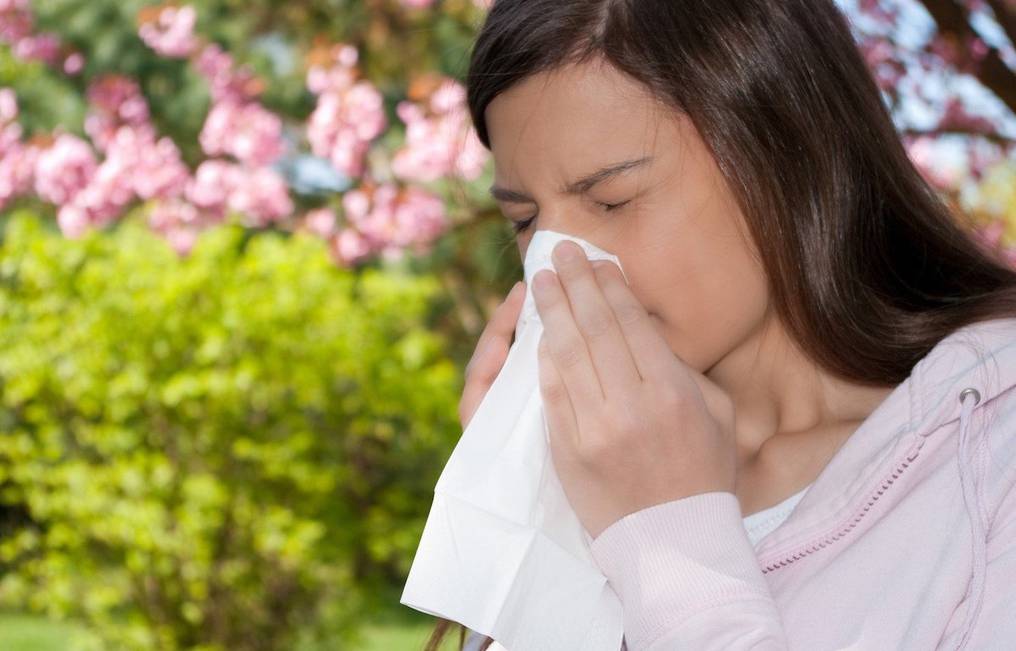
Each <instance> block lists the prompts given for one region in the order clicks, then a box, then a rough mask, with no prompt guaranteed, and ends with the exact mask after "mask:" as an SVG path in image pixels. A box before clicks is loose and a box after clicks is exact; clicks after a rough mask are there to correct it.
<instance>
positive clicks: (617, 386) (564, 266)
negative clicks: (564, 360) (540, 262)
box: [554, 241, 642, 402]
mask: <svg viewBox="0 0 1016 651" xmlns="http://www.w3.org/2000/svg"><path fill="white" fill-rule="evenodd" d="M567 249H571V251H572V252H574V253H576V254H577V255H575V256H572V257H564V256H560V255H559V253H561V252H563V251H565V250H567ZM554 266H555V267H556V268H557V270H558V277H559V278H560V279H561V284H562V285H563V287H564V291H565V295H567V297H568V303H569V306H570V308H571V312H572V315H573V317H574V319H575V323H576V325H577V326H578V330H579V332H580V333H581V334H582V337H583V339H585V342H586V347H587V348H588V349H589V356H590V358H591V359H592V364H593V368H595V369H596V374H597V376H598V377H599V378H600V386H601V387H602V389H603V394H604V397H605V398H606V399H607V401H608V402H609V401H613V400H621V401H626V400H627V399H628V398H627V396H628V395H629V394H630V392H631V391H633V390H634V389H635V388H636V387H638V386H639V384H640V383H641V381H642V378H641V377H640V376H639V374H638V369H637V368H636V366H635V360H634V359H632V354H631V351H630V350H628V341H627V339H626V338H625V336H624V333H622V332H621V327H620V326H619V325H618V323H617V319H615V318H614V310H613V308H612V307H611V304H610V302H609V301H607V298H606V296H604V294H603V290H602V288H601V287H600V284H599V282H598V281H597V279H596V274H595V273H593V267H592V263H591V261H590V260H589V259H588V258H587V257H586V255H585V252H584V251H583V250H582V249H581V247H579V246H578V245H577V244H575V243H574V242H567V241H566V242H562V243H561V244H559V245H558V246H557V247H555V248H554Z"/></svg>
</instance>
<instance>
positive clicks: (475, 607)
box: [399, 230, 627, 651]
mask: <svg viewBox="0 0 1016 651" xmlns="http://www.w3.org/2000/svg"><path fill="white" fill-rule="evenodd" d="M563 239H569V240H572V241H573V242H576V243H578V244H579V245H580V246H581V247H582V248H583V249H584V250H585V252H586V256H587V257H588V258H589V259H590V260H610V261H611V262H613V263H614V264H616V265H618V267H619V268H620V267H621V264H620V262H619V260H618V258H617V257H616V256H614V255H612V254H610V253H607V252H606V251H603V250H602V249H599V248H597V247H596V246H594V245H593V244H590V243H589V242H587V241H585V240H583V239H581V238H577V237H573V236H570V235H566V234H564V233H559V232H556V231H550V230H537V231H535V232H534V233H533V236H532V238H531V240H530V243H529V246H528V248H527V249H526V257H525V261H524V263H523V267H524V275H525V280H526V283H527V284H526V297H525V300H524V303H523V306H522V309H521V311H520V314H519V317H518V320H517V322H516V327H515V341H514V342H513V343H512V345H511V347H510V348H509V350H508V356H507V358H506V359H505V362H504V365H503V366H502V368H501V371H500V372H499V374H498V375H497V377H496V378H495V379H494V382H493V384H492V385H491V387H490V389H489V390H488V392H487V394H486V395H485V396H484V398H483V401H482V402H481V403H480V405H479V406H478V407H477V409H476V412H475V413H474V414H473V416H472V419H471V420H470V421H469V423H468V426H467V427H466V429H465V431H464V432H463V433H462V436H461V438H460V439H459V441H458V443H457V444H456V446H455V449H454V450H453V451H452V454H451V456H450V457H449V459H448V462H447V464H446V465H445V467H444V469H443V470H442V471H441V475H440V476H439V478H438V481H437V484H436V485H435V487H434V500H433V503H432V505H431V508H430V512H429V514H428V516H427V521H426V523H425V525H424V529H423V534H422V536H421V538H420V543H419V545H418V547H417V550H416V555H415V557H414V559H413V564H412V566H411V568H410V571H409V577H408V579H407V580H406V585H405V587H404V589H403V592H402V597H401V598H400V600H399V601H400V603H402V604H404V605H406V606H409V607H411V608H414V609H416V610H419V611H422V612H425V613H428V614H430V615H434V616H437V617H443V618H445V619H450V620H453V621H456V622H459V623H460V624H463V625H465V626H466V627H468V628H469V629H472V630H473V631H476V632H478V633H482V634H484V635H489V636H490V637H492V638H494V640H495V641H496V643H495V644H493V645H492V646H491V647H490V648H491V649H507V650H508V651H580V650H581V651H618V650H619V649H621V643H622V636H623V630H622V624H623V615H622V610H621V602H620V600H619V599H618V597H617V595H616V593H615V592H614V591H613V589H612V588H611V587H610V586H609V585H608V584H607V578H606V577H605V576H604V575H603V573H602V572H601V571H600V570H599V568H598V567H597V565H596V563H595V561H594V560H593V557H592V554H591V553H590V551H589V545H590V543H591V542H592V538H591V537H590V536H589V534H588V533H587V532H586V530H585V529H584V528H583V527H582V524H581V523H580V522H579V519H578V516H577V515H576V514H575V512H574V511H573V510H572V508H571V506H570V504H569V503H568V499H567V497H566V495H565V493H564V490H563V489H562V487H561V484H560V482H559V480H558V477H557V474H556V473H555V471H554V465H553V461H552V459H551V456H550V442H549V436H548V432H547V424H546V420H545V417H544V411H543V399H542V397H541V394H540V386H539V375H538V373H539V367H538V358H537V344H538V343H539V341H540V335H541V333H542V332H543V325H542V324H541V322H540V317H539V313H538V312H537V310H536V304H535V302H534V298H533V295H532V291H531V287H532V280H533V276H534V275H535V274H536V272H537V271H539V270H541V269H548V268H549V269H551V270H554V265H553V262H552V261H551V252H552V250H553V248H554V245H555V244H557V243H558V242H560V241H561V240H563ZM623 273H624V271H623V269H622V275H623ZM625 281H626V282H627V277H625Z"/></svg>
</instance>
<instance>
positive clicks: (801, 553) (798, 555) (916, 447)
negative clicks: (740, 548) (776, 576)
mask: <svg viewBox="0 0 1016 651" xmlns="http://www.w3.org/2000/svg"><path fill="white" fill-rule="evenodd" d="M918 438H919V440H918V441H915V442H914V444H913V445H911V446H910V449H909V450H907V453H906V455H905V456H904V457H903V459H902V460H901V461H900V462H898V463H897V464H896V468H895V469H894V470H893V471H892V473H891V474H890V475H889V476H888V477H886V478H885V480H884V481H883V482H882V486H881V487H879V488H878V489H876V490H875V492H873V493H872V494H871V496H870V497H869V498H868V501H867V503H866V504H865V505H864V506H863V507H861V508H860V509H859V510H858V511H856V512H855V513H854V516H853V517H852V518H850V519H849V520H848V521H847V522H846V523H845V524H844V525H842V526H840V527H839V528H838V529H836V530H835V533H832V534H828V535H826V536H825V537H823V538H821V539H820V540H818V541H817V542H811V543H808V544H806V545H805V546H803V547H800V548H798V549H797V550H795V551H794V552H792V553H789V552H788V553H786V554H784V555H783V556H782V557H780V558H779V559H778V560H774V561H771V562H769V561H766V562H765V563H763V567H762V573H763V574H768V573H769V572H772V571H774V570H778V569H780V568H781V567H786V566H787V565H790V564H791V563H793V562H794V561H796V560H800V559H802V558H804V557H805V556H808V555H809V554H812V553H814V552H816V551H818V550H820V549H825V548H826V547H828V546H829V545H831V544H832V543H834V542H836V541H837V540H839V539H841V538H843V536H845V535H847V534H848V533H850V531H851V530H853V528H854V527H856V526H857V523H858V522H860V521H861V520H862V519H863V518H864V516H865V514H867V513H868V511H869V510H870V509H871V507H872V506H874V505H875V502H877V501H878V498H880V497H881V496H882V494H883V493H885V492H886V490H888V488H889V487H890V486H892V484H893V482H894V481H896V480H897V479H899V477H900V475H902V474H903V471H904V470H906V469H907V467H908V466H910V464H911V463H913V461H914V459H916V458H917V455H918V454H919V453H920V451H921V448H922V447H923V446H924V442H925V440H926V438H927V437H925V436H919V437H918Z"/></svg>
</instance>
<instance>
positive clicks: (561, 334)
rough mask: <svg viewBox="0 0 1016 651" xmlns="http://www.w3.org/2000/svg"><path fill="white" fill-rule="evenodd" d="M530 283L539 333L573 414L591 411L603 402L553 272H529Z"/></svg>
mask: <svg viewBox="0 0 1016 651" xmlns="http://www.w3.org/2000/svg"><path fill="white" fill-rule="evenodd" d="M544 279H545V280H549V282H548V283H547V284H546V286H544V287H540V286H538V285H540V280H544ZM533 284H534V287H533V289H534V290H535V292H534V298H535V300H536V310H537V312H538V313H539V316H540V320H541V322H542V323H543V326H544V329H543V336H544V337H546V338H547V347H548V350H549V352H550V356H551V357H552V358H553V359H554V366H555V367H556V369H557V372H558V375H560V376H561V378H562V382H563V384H564V386H565V388H566V389H567V390H568V397H569V399H570V400H571V403H572V405H574V407H575V410H576V413H577V414H583V413H585V414H589V413H595V412H594V409H595V407H597V406H599V405H601V404H603V398H604V396H603V390H602V389H601V388H600V380H599V378H598V377H597V375H596V369H595V368H594V367H593V362H592V360H591V359H590V357H589V349H588V348H586V341H585V339H584V338H583V337H582V333H580V332H579V329H578V326H577V325H576V324H575V320H574V319H573V318H572V313H571V308H570V307H569V306H568V297H567V296H565V293H564V289H563V288H562V287H561V283H560V282H558V280H557V274H556V273H555V272H554V270H553V269H541V270H540V271H538V272H537V273H536V275H535V276H533ZM541 290H543V291H541ZM581 418H582V416H579V419H581Z"/></svg>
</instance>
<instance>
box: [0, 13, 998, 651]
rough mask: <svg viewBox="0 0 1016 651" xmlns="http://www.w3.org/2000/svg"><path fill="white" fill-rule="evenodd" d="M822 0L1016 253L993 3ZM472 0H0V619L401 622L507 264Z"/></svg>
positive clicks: (136, 626) (994, 240)
mask: <svg viewBox="0 0 1016 651" xmlns="http://www.w3.org/2000/svg"><path fill="white" fill-rule="evenodd" d="M839 5H840V6H841V8H842V9H843V10H844V11H845V12H846V14H847V15H848V17H849V18H850V20H851V21H852V24H853V27H854V30H855V36H856V39H857V42H858V45H859V47H860V48H861V49H862V51H863V53H864V55H865V57H866V59H867V61H868V63H869V65H870V67H871V70H872V72H873V74H874V76H875V77H876V79H877V80H878V83H879V85H880V87H881V88H882V90H883V97H884V100H885V102H886V104H887V105H888V106H890V107H891V109H892V111H893V115H894V118H895V120H896V123H897V126H898V129H899V131H900V133H901V134H902V136H903V138H904V140H905V142H906V144H907V148H908V151H909V152H910V155H911V157H912V159H913V161H914V163H915V164H916V165H917V166H918V167H919V169H920V170H921V172H922V174H923V175H924V176H925V177H926V178H927V179H928V180H929V182H930V183H932V184H933V185H934V187H935V188H937V190H938V191H939V192H940V193H941V195H942V197H943V199H944V200H945V201H947V202H948V203H949V205H951V206H952V207H953V209H954V212H955V214H956V216H957V218H958V219H962V220H963V221H964V223H967V224H970V228H971V229H972V230H973V232H974V234H975V235H976V236H977V238H978V239H979V241H981V242H982V243H983V244H984V246H985V247H987V248H989V249H991V250H993V251H996V252H997V254H998V255H999V256H1002V257H1003V258H1004V259H1005V260H1006V261H1007V262H1008V263H1009V264H1012V265H1013V266H1014V267H1016V145H1014V143H1016V51H1014V49H1013V41H1014V40H1016V3H1014V2H1013V0H892V1H890V0H840V1H839ZM486 10H487V6H486V3H485V2H483V1H482V0H402V1H401V2H400V1H399V0H302V1H301V2H276V1H274V0H242V1H241V0H194V1H193V2H190V3H184V2H177V3H173V4H160V3H154V2H143V1H141V0H34V1H33V0H0V649H2V650H4V651H64V650H69V649H89V650H99V649H102V650H121V649H123V650H128V651H134V650H139V651H140V650H145V651H147V650H161V651H175V650H183V649H186V650H194V651H225V650H229V651H253V650H266V651H276V650H280V651H281V650H285V651H288V650H295V651H312V650H316V649H322V650H323V649H329V650H337V649H365V650H368V651H373V650H382V649H384V650H392V651H402V650H406V651H410V650H418V649H420V648H421V647H422V646H423V643H424V640H425V639H426V637H427V635H428V633H429V631H430V630H431V628H432V626H433V619H432V618H431V617H429V616H427V615H424V614H422V613H419V612H417V611H414V610H412V609H409V608H407V607H405V606H402V605H401V604H399V596H400V594H401V591H402V586H403V584H404V582H405V578H406V576H407V574H408V571H409V566H410V564H411V563H412V559H413V556H414V554H415V550H416V545H417V543H418V541H419V538H420V535H421V533H422V530H423V525H424V522H425V520H426V516H427V513H428V511H429V508H430V505H431V500H432V496H433V486H434V484H435V483H436V481H437V477H438V475H439V473H440V471H441V469H442V468H443V466H444V463H445V461H446V460H447V458H448V456H449V454H450V453H451V450H452V448H453V447H454V446H455V444H456V442H457V440H458V438H459V436H460V435H461V430H460V427H459V423H458V417H457V409H456V407H457V403H458V399H459V396H460V394H461V389H462V372H463V368H464V366H465V363H466V362H467V361H468V359H469V357H470V356H471V354H472V351H473V346H474V344H475V342H476V339H477V337H478V336H479V333H480V331H481V330H482V328H483V326H484V325H485V323H486V321H487V319H488V318H489V316H490V314H491V312H492V310H493V308H494V307H496V306H497V304H498V303H499V302H500V301H501V300H502V299H503V298H504V295H505V293H506V292H507V290H508V289H509V288H510V286H511V285H512V283H514V281H515V280H517V279H519V278H520V277H521V261H520V260H519V256H518V251H517V249H516V247H515V244H514V240H513V233H512V230H511V228H510V226H509V224H508V222H507V221H506V220H505V219H504V218H503V217H502V216H501V215H499V214H498V210H497V207H496V205H495V204H494V203H493V202H492V200H491V199H490V198H489V197H488V196H487V188H488V187H489V185H490V184H491V182H492V180H493V169H492V162H491V159H490V157H489V155H488V154H489V153H488V152H487V151H486V150H484V149H483V147H482V146H481V145H480V144H479V142H478V140H477V139H476V136H475V133H474V132H473V130H472V127H471V124H470V120H469V116H468V114H467V112H466V110H465V105H464V99H465V98H464V88H463V86H462V85H461V81H462V80H463V79H464V75H465V72H466V65H467V62H468V57H469V50H470V47H471V41H472V38H473V36H474V34H475V33H476V30H477V29H478V27H479V25H480V23H481V22H482V20H483V16H484V13H485V11H486ZM452 638H455V639H457V636H449V640H448V642H449V644H448V646H447V648H452V646H451V642H452Z"/></svg>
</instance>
